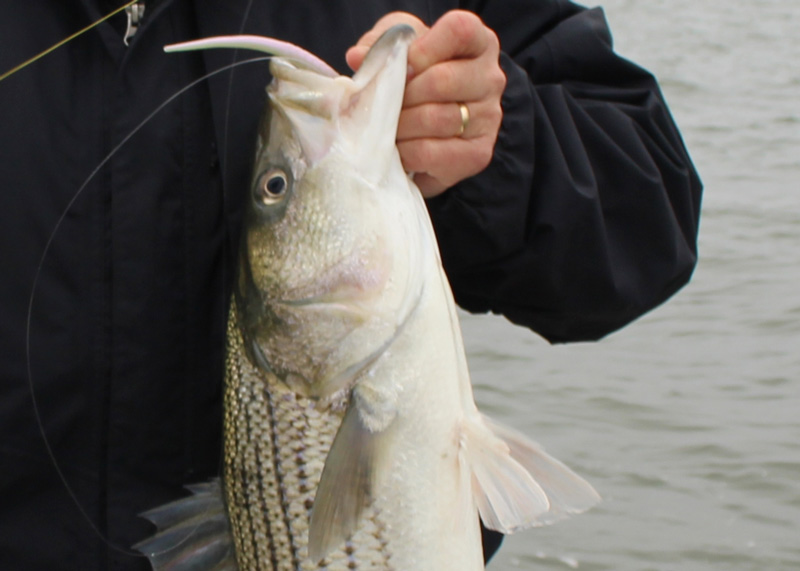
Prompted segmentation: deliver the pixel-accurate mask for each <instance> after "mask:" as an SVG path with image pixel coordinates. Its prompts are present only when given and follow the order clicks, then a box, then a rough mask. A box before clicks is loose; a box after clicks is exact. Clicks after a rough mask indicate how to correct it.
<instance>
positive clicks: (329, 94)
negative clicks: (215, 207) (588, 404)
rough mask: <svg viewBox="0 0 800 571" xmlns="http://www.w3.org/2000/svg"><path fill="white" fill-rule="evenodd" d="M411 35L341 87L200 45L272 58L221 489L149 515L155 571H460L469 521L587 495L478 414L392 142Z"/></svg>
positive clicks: (506, 520)
mask: <svg viewBox="0 0 800 571" xmlns="http://www.w3.org/2000/svg"><path fill="white" fill-rule="evenodd" d="M412 38H413V32H412V30H411V29H410V28H409V27H407V26H397V27H395V28H392V29H390V30H389V31H388V32H386V33H385V34H384V35H383V36H382V37H381V38H380V39H379V40H378V42H376V44H375V45H374V46H373V48H372V49H371V50H370V52H369V53H368V55H367V57H366V59H365V61H364V63H363V65H362V67H361V68H360V69H359V71H358V72H357V73H356V74H355V75H354V76H353V77H352V78H348V77H344V76H336V75H335V74H333V73H331V72H330V70H329V69H325V67H324V64H322V65H320V64H319V63H318V62H316V61H314V60H313V59H312V58H310V57H309V58H305V57H304V56H302V55H300V56H298V55H297V52H296V51H292V53H288V51H287V50H286V49H284V48H282V47H281V46H280V45H278V46H277V47H276V44H275V43H274V41H272V40H267V39H253V40H252V41H251V40H248V39H242V38H235V37H234V38H233V39H226V40H222V41H220V40H216V41H215V42H214V43H215V45H217V46H218V45H220V44H222V45H225V44H230V45H231V46H234V45H235V46H236V47H242V46H243V44H248V47H253V46H254V45H255V44H259V45H264V43H265V42H266V43H267V44H268V47H267V48H266V49H268V50H271V51H272V52H273V53H274V52H276V51H277V52H278V54H279V55H281V54H282V55H284V57H275V58H273V59H272V61H271V64H270V69H271V71H272V74H273V78H274V79H273V82H272V83H271V84H270V86H269V88H268V90H267V93H268V100H269V102H268V105H269V108H268V110H267V113H265V119H264V121H263V123H262V125H261V127H260V137H259V143H258V145H257V153H256V162H255V169H254V175H253V179H252V187H251V190H250V192H251V195H250V197H249V201H248V202H249V206H248V210H247V212H246V216H245V229H244V235H243V240H242V248H241V254H240V260H239V277H238V281H237V285H236V288H235V293H234V299H233V302H232V304H231V313H230V319H229V323H228V357H227V374H226V384H225V403H224V407H225V412H224V441H225V449H224V472H223V478H222V483H221V484H220V483H219V482H215V483H211V484H208V485H204V486H198V487H195V488H193V489H192V491H193V492H194V494H193V495H192V496H191V497H189V498H186V499H184V500H179V501H178V502H174V503H173V504H169V505H168V506H162V507H161V508H157V509H155V510H153V511H151V512H149V513H147V514H145V516H146V517H148V518H150V519H151V520H152V521H153V522H154V523H156V525H157V526H158V527H159V530H160V531H159V534H158V535H156V536H155V537H153V538H151V539H149V540H147V541H146V542H143V543H142V544H139V545H138V546H137V547H138V548H139V549H140V550H141V551H142V552H144V553H145V554H146V555H148V557H149V558H150V560H151V563H152V564H153V567H154V569H156V570H160V569H241V570H300V569H328V570H330V571H334V570H339V569H342V570H345V569H359V570H361V569H364V570H366V569H370V570H376V571H377V570H397V571H408V570H414V571H427V570H430V571H434V570H436V571H440V570H443V569H445V570H449V569H453V570H456V569H458V570H465V571H475V570H480V569H483V568H484V567H483V555H482V552H481V538H480V527H479V519H478V517H479V514H480V517H481V518H482V519H483V521H484V523H485V524H486V525H487V527H490V528H492V529H496V530H498V531H501V532H503V533H512V532H514V531H517V530H519V529H523V528H527V527H531V526H536V525H543V524H547V523H551V522H552V521H555V520H557V519H560V518H561V517H563V516H565V515H568V514H572V513H578V512H581V511H584V510H585V509H588V508H589V507H591V506H592V505H594V504H595V503H596V502H597V501H599V496H598V495H597V493H596V492H595V491H594V489H593V488H592V487H591V486H590V485H589V484H588V483H586V482H585V481H584V480H583V479H581V478H580V477H579V476H577V475H575V474H574V473H573V472H572V471H571V470H569V468H567V467H566V466H564V465H563V464H562V463H560V462H559V461H557V460H555V459H553V458H552V457H550V456H548V455H547V454H545V453H544V452H543V451H542V449H541V448H540V447H539V446H538V445H536V444H534V443H533V442H531V441H529V440H527V439H526V438H525V437H523V436H521V435H520V434H517V433H516V432H513V431H511V430H510V429H507V428H504V427H501V426H499V425H496V424H494V423H493V422H491V421H490V420H489V419H487V418H486V417H484V416H483V415H481V414H480V413H479V411H478V409H477V407H476V406H475V402H474V399H473V395H472V388H471V384H470V379H469V372H468V370H467V363H466V357H465V354H464V348H463V343H462V339H461V333H460V329H459V324H458V319H457V315H456V310H455V304H454V302H453V298H452V294H451V292H450V288H449V285H448V282H447V279H446V276H445V274H444V271H443V269H442V266H441V261H440V258H439V255H438V250H437V246H436V239H435V236H434V233H433V229H432V226H431V223H430V220H429V218H428V214H427V210H426V208H425V204H424V201H423V200H422V197H421V194H420V193H419V191H418V189H417V188H416V187H415V185H414V183H413V181H412V179H411V178H410V177H409V176H408V174H407V173H405V172H404V170H403V168H402V164H401V162H400V158H399V154H398V152H397V149H396V146H395V135H396V131H397V122H398V117H399V113H400V108H401V105H402V98H403V91H404V82H405V77H406V69H407V63H406V56H407V49H408V45H409V43H410V42H411V40H412ZM270 42H272V43H270ZM190 47H205V46H203V41H202V40H201V41H200V42H195V43H194V45H193V46H190ZM292 48H293V49H294V47H292ZM298 58H299V59H298Z"/></svg>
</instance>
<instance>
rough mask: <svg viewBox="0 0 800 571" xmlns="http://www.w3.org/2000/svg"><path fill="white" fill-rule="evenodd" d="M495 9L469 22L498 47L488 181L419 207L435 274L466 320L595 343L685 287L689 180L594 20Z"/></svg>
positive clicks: (637, 84)
mask: <svg viewBox="0 0 800 571" xmlns="http://www.w3.org/2000/svg"><path fill="white" fill-rule="evenodd" d="M497 4H498V3H495V4H492V3H485V5H482V6H478V7H475V8H474V9H475V11H477V12H478V13H479V15H481V17H482V18H483V19H484V21H485V22H486V23H487V25H489V26H490V27H492V28H493V29H495V30H496V31H497V32H498V35H499V36H500V42H501V47H502V49H503V51H504V53H503V55H502V58H501V64H502V66H503V69H504V71H505V73H506V75H507V78H508V85H507V88H506V92H505V94H504V97H503V102H502V103H503V111H504V119H503V124H502V128H501V132H500V135H499V138H498V142H497V145H496V149H495V156H494V158H493V161H492V163H491V164H490V166H489V168H487V169H486V171H484V172H483V173H481V174H480V175H478V176H476V177H473V178H471V179H468V180H467V181H464V182H462V183H461V184H459V185H457V186H456V187H454V188H452V189H450V190H449V191H448V192H446V193H444V194H443V195H441V196H440V197H437V198H435V199H432V200H430V201H429V209H430V212H431V216H432V218H433V220H434V225H435V227H436V231H437V235H438V238H439V242H440V247H441V250H442V257H443V261H444V264H445V268H446V270H447V273H448V275H449V277H450V280H451V283H452V286H453V290H454V293H455V297H456V300H457V301H458V303H459V304H460V305H461V306H462V307H464V308H465V309H467V310H470V311H473V312H486V311H492V312H495V313H501V314H503V315H505V316H506V317H507V318H509V319H510V320H511V321H513V322H515V323H518V324H522V325H526V326H528V327H530V328H532V329H533V330H535V331H537V332H538V333H540V334H541V335H542V336H544V337H545V338H547V339H548V340H550V341H551V342H566V341H578V340H589V339H596V338H599V337H602V336H603V335H605V334H607V333H609V332H611V331H614V330H615V329H618V328H619V327H622V326H623V325H625V324H627V323H628V322H630V321H631V320H633V319H635V318H636V317H638V316H640V315H642V314H643V313H644V312H646V311H648V310H649V309H651V308H653V307H654V306H656V305H658V304H659V303H661V302H663V301H664V300H665V299H667V298H668V297H669V296H670V295H672V294H673V293H674V292H675V291H676V290H677V289H679V288H680V287H681V286H682V285H683V284H685V283H686V282H687V281H688V279H689V277H690V275H691V273H692V270H693V268H694V265H695V262H696V235H697V225H698V214H699V208H700V196H701V184H700V180H699V179H698V176H697V174H696V172H695V170H694V168H693V166H692V164H691V160H690V158H689V156H688V154H687V152H686V150H685V148H684V145H683V142H682V140H681V137H680V135H679V133H678V131H677V129H676V127H675V125H674V123H673V121H672V118H671V117H670V114H669V111H668V109H667V107H666V104H665V102H664V99H663V97H662V95H661V93H660V91H659V88H658V86H657V84H656V81H655V79H654V78H653V77H652V76H651V75H650V74H649V73H647V72H646V71H644V70H642V69H641V68H639V67H637V66H635V65H634V64H632V63H630V62H628V61H626V60H624V59H622V58H620V57H619V56H617V55H616V54H615V53H614V52H613V50H612V43H611V36H610V32H609V30H608V27H607V25H606V22H605V19H604V16H603V13H602V11H600V10H599V9H594V10H586V9H583V8H580V7H578V6H576V5H574V4H572V3H569V2H563V1H542V2H523V1H520V2H516V3H515V2H502V3H499V4H500V5H501V6H502V8H500V7H497V8H492V6H496V5H497ZM515 4H519V6H516V5H515ZM532 23H535V24H532Z"/></svg>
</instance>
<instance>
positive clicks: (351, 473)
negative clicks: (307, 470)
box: [308, 385, 396, 562]
mask: <svg viewBox="0 0 800 571" xmlns="http://www.w3.org/2000/svg"><path fill="white" fill-rule="evenodd" d="M395 416H396V409H395V407H394V405H393V396H392V395H387V394H386V393H385V392H382V391H375V389H374V387H371V386H369V385H362V386H357V387H356V388H355V389H354V390H353V394H352V395H351V398H350V404H349V405H348V407H347V411H346V412H345V416H344V419H343V420H342V424H341V426H340V427H339V431H338V432H337V433H336V437H335V438H334V441H333V445H332V446H331V449H330V452H329V453H328V458H327V460H326V461H325V467H324V468H323V470H322V477H321V479H320V483H319V486H318V487H317V494H316V497H315V498H314V508H313V510H312V513H311V524H310V530H309V544H308V553H309V558H310V559H311V560H312V561H314V562H317V561H320V560H321V559H322V558H324V557H325V556H326V555H327V554H328V553H330V552H331V551H333V550H334V549H335V548H337V547H338V546H339V545H340V544H341V543H342V542H344V541H345V540H346V539H347V538H348V537H350V536H351V535H352V534H353V532H355V531H356V529H357V527H358V522H359V520H360V518H361V515H362V513H363V511H364V509H365V508H366V507H367V506H368V505H369V504H370V502H371V501H372V499H373V498H374V495H375V492H376V490H378V489H379V488H380V486H381V484H382V482H384V481H385V478H386V475H387V473H388V472H389V468H390V463H391V448H392V441H393V432H394V430H393V425H394V420H395Z"/></svg>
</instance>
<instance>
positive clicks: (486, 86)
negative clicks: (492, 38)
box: [403, 58, 506, 107]
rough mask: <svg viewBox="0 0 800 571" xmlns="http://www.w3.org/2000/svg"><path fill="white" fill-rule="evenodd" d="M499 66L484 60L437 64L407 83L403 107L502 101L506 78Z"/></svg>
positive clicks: (495, 60)
mask: <svg viewBox="0 0 800 571" xmlns="http://www.w3.org/2000/svg"><path fill="white" fill-rule="evenodd" d="M497 62H498V60H497V59H494V60H491V59H489V58H481V59H470V60H451V61H446V62H442V63H438V64H436V65H434V66H432V67H430V68H428V69H426V70H425V71H424V72H422V73H421V74H417V75H416V76H414V77H413V78H412V79H411V80H410V81H409V82H408V85H407V86H406V91H405V95H404V98H403V105H404V106H406V107H413V106H415V105H419V104H421V103H432V102H447V101H479V100H482V99H485V98H489V97H495V98H497V99H499V98H500V94H502V92H503V90H504V89H505V84H506V76H505V74H504V73H503V70H502V69H501V68H500V66H499V64H498V63H497Z"/></svg>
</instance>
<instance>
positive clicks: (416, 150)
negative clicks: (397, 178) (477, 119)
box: [397, 136, 495, 188]
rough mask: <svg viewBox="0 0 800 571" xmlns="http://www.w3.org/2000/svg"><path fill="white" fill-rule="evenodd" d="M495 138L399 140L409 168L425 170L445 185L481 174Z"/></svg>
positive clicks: (411, 170)
mask: <svg viewBox="0 0 800 571" xmlns="http://www.w3.org/2000/svg"><path fill="white" fill-rule="evenodd" d="M494 143H495V139H494V138H493V137H490V136H484V137H479V138H475V139H461V138H452V137H451V138H449V139H412V140H409V141H400V142H398V143H397V150H398V151H399V152H400V158H401V160H402V161H403V167H404V168H405V169H406V171H409V172H415V173H424V174H426V175H428V176H430V177H432V178H434V179H436V180H437V181H438V183H439V184H440V185H443V186H444V188H449V187H451V186H453V185H454V184H455V183H457V182H459V181H461V180H463V179H465V178H467V177H470V176H473V175H476V174H478V173H479V172H481V171H482V170H483V169H485V168H486V167H487V166H488V165H489V162H490V161H491V159H492V151H493V149H494Z"/></svg>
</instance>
